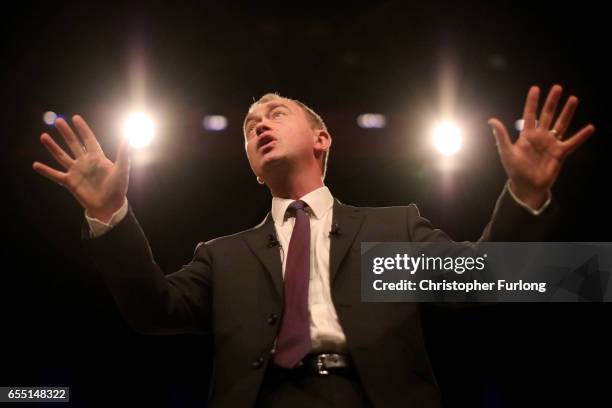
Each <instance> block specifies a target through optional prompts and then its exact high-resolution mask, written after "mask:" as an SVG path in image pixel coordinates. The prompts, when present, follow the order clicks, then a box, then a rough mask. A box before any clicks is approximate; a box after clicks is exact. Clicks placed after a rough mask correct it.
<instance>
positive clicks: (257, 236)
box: [244, 213, 283, 299]
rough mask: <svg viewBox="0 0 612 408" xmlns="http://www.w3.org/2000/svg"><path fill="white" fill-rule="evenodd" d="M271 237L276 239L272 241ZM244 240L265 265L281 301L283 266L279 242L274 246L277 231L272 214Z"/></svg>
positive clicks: (246, 235) (245, 236)
mask: <svg viewBox="0 0 612 408" xmlns="http://www.w3.org/2000/svg"><path fill="white" fill-rule="evenodd" d="M270 237H275V238H274V240H271V239H270ZM244 239H245V241H246V242H247V244H248V245H249V247H250V248H251V251H253V253H254V254H255V256H256V257H257V258H258V259H259V260H260V261H261V263H262V264H263V265H264V267H265V268H266V270H267V271H268V273H269V274H270V277H271V278H272V282H273V284H274V288H275V289H276V292H277V293H278V296H279V298H280V299H282V298H283V270H282V265H281V257H280V252H279V245H280V244H278V242H277V243H276V244H275V245H273V244H274V241H275V240H276V229H275V228H274V221H273V220H272V213H268V215H267V217H266V218H265V219H264V220H263V222H262V223H261V224H259V225H258V226H256V227H255V228H253V229H252V230H251V231H249V232H248V233H247V234H245V235H244Z"/></svg>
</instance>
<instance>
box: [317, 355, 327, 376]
mask: <svg viewBox="0 0 612 408" xmlns="http://www.w3.org/2000/svg"><path fill="white" fill-rule="evenodd" d="M326 357H327V354H319V355H318V356H317V374H319V375H329V371H327V366H326V365H325V361H324V360H325V358H326Z"/></svg>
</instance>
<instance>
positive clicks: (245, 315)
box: [84, 189, 551, 407]
mask: <svg viewBox="0 0 612 408" xmlns="http://www.w3.org/2000/svg"><path fill="white" fill-rule="evenodd" d="M333 211H334V212H333V222H334V223H337V224H338V225H339V226H340V228H341V234H340V235H337V236H334V237H333V238H332V240H331V252H330V274H331V276H330V285H331V291H332V298H333V302H334V306H335V308H336V311H337V313H338V318H339V320H340V325H341V326H342V329H343V330H344V333H345V335H346V339H347V345H348V349H349V350H350V353H351V355H352V357H353V360H354V362H355V365H356V368H357V371H358V373H359V376H360V378H361V380H362V383H363V386H364V388H365V390H366V392H367V395H368V397H369V398H370V400H371V401H372V403H373V405H374V406H375V407H410V406H412V407H437V406H439V405H440V399H439V391H438V387H437V385H436V382H435V379H434V375H433V372H432V369H431V366H430V363H429V359H428V356H427V353H426V349H425V344H424V340H423V334H422V330H421V322H420V314H419V304H418V303H362V302H361V279H360V250H361V248H360V247H361V246H360V243H361V242H362V241H378V242H381V241H382V242H384V241H443V240H449V239H450V238H449V237H448V236H447V235H446V234H445V233H443V232H442V231H440V230H438V229H435V228H433V227H432V225H431V223H430V222H429V221H428V220H427V219H425V218H423V217H421V216H420V214H419V211H418V209H417V207H416V206H415V205H414V204H411V205H408V206H402V207H384V208H363V207H362V208H358V207H352V206H349V205H344V204H341V203H340V202H339V201H337V200H336V201H335V203H334V208H333ZM550 212H551V211H550V209H547V210H546V211H545V212H544V214H541V215H540V216H538V217H535V216H533V215H532V214H531V213H529V212H528V211H526V210H525V209H523V208H522V207H520V206H519V205H518V204H517V203H516V202H515V201H514V200H513V199H512V197H510V196H509V194H508V192H507V191H506V190H505V189H504V192H502V194H501V196H500V198H499V199H498V201H497V203H496V206H495V210H494V213H493V217H492V219H491V221H490V222H489V224H488V225H487V227H486V228H485V230H484V233H483V235H482V237H481V239H480V240H493V241H535V240H538V238H539V237H541V233H542V229H543V228H544V226H545V225H546V224H547V223H548V221H547V218H548V217H549V215H547V214H549V213H550ZM87 232H88V231H85V230H84V243H85V246H86V248H87V250H88V251H89V253H90V254H91V256H92V258H93V260H94V262H95V264H96V266H97V268H98V269H99V270H100V271H101V273H102V274H103V277H104V280H105V281H106V283H107V284H108V287H109V288H110V291H111V293H112V295H113V297H114V299H115V301H116V303H117V306H118V308H119V310H120V312H121V313H122V315H123V316H124V317H125V319H126V320H127V321H128V323H129V324H130V325H131V326H132V327H133V328H134V329H135V330H136V331H138V332H140V333H145V334H178V333H202V334H210V335H212V338H213V344H214V350H213V351H214V371H213V379H212V384H211V392H210V398H211V405H212V406H215V407H249V406H253V404H254V402H255V400H256V397H257V394H258V391H259V388H260V385H261V383H262V379H263V375H264V372H265V370H266V367H267V365H268V364H269V362H270V357H271V355H270V350H271V349H272V346H273V343H274V339H275V337H276V335H277V332H278V329H279V323H280V318H281V316H282V313H283V300H282V297H283V282H282V271H281V259H280V255H279V250H278V247H274V246H272V247H270V246H269V245H268V244H269V236H270V234H274V233H275V229H274V223H273V220H272V217H271V214H268V215H267V217H266V218H265V219H264V221H263V222H262V223H261V224H259V225H258V226H256V227H254V228H252V229H249V230H246V231H243V232H239V233H237V234H234V235H229V236H225V237H221V238H217V239H213V240H211V241H208V242H206V243H200V244H198V246H197V247H196V249H195V253H194V256H193V259H192V261H191V262H190V263H188V264H187V265H185V266H183V267H182V268H181V269H180V270H179V271H177V272H174V273H171V274H169V275H166V276H165V275H164V273H163V272H162V271H161V270H160V268H159V267H158V266H157V265H156V264H155V261H154V259H153V255H152V253H151V249H150V247H149V244H148V243H147V239H146V237H145V235H144V233H143V231H142V229H141V228H140V226H139V224H138V222H137V221H136V218H135V217H134V215H133V213H132V211H131V209H130V210H129V212H128V215H127V216H126V218H124V219H123V220H122V221H121V222H120V223H119V224H118V225H117V226H115V228H113V229H112V230H111V231H109V232H108V233H106V234H105V235H103V236H101V237H99V238H94V239H89V238H88V237H89V235H88V233H87Z"/></svg>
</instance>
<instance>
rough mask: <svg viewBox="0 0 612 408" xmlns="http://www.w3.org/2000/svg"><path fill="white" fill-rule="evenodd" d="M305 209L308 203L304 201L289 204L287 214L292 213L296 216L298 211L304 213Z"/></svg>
mask: <svg viewBox="0 0 612 408" xmlns="http://www.w3.org/2000/svg"><path fill="white" fill-rule="evenodd" d="M305 208H306V203H305V202H304V201H302V200H297V201H294V202H292V203H291V204H289V207H287V212H288V213H290V214H291V215H295V213H296V212H297V210H302V211H304V209H305Z"/></svg>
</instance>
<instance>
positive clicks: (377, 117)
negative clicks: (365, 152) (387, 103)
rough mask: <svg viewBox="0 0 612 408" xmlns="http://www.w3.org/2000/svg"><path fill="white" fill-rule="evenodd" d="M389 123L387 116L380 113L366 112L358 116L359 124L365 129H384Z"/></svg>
mask: <svg viewBox="0 0 612 408" xmlns="http://www.w3.org/2000/svg"><path fill="white" fill-rule="evenodd" d="M386 124H387V118H386V117H385V115H382V114H380V113H364V114H363V115H359V116H357V125H359V127H360V128H364V129H382V128H384V127H385V126H386Z"/></svg>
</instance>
